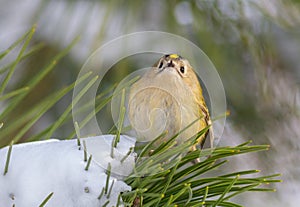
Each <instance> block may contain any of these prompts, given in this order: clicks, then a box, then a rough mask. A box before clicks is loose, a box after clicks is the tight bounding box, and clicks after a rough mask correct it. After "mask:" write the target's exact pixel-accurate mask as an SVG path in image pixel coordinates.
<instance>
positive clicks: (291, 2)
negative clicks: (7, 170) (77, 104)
mask: <svg viewBox="0 0 300 207" xmlns="http://www.w3.org/2000/svg"><path fill="white" fill-rule="evenodd" d="M33 24H36V25H37V27H36V32H35V34H34V36H33V39H32V40H31V43H30V47H33V46H36V45H40V46H41V47H40V48H39V50H38V52H36V53H34V54H33V55H30V56H29V57H28V58H26V59H25V60H24V61H22V62H20V64H18V66H17V69H16V71H15V72H14V74H13V76H12V78H11V81H10V82H9V84H8V87H7V89H6V90H7V91H10V90H15V89H17V88H20V87H21V86H24V85H26V84H25V83H26V82H28V80H30V79H31V78H32V76H33V75H34V74H36V73H38V72H39V71H40V70H41V69H42V68H44V67H45V63H48V62H49V61H50V60H51V58H53V57H54V56H55V55H56V54H58V53H59V52H60V51H62V50H63V49H64V48H65V47H67V46H68V45H69V44H70V43H71V42H72V40H73V39H74V38H76V37H78V36H80V39H79V41H78V42H77V43H76V44H75V45H74V47H73V48H72V49H71V51H70V53H68V55H67V56H65V57H64V58H63V59H61V60H60V61H59V62H58V63H57V65H56V66H55V68H54V70H53V71H51V72H50V73H49V74H48V75H47V76H46V77H45V78H44V79H43V80H42V81H41V82H40V83H39V84H38V85H37V86H36V87H35V88H34V89H33V90H32V91H31V92H30V93H29V94H28V96H26V98H25V99H24V100H23V101H22V102H21V104H20V106H19V107H18V108H17V110H12V111H10V112H9V113H5V116H4V115H3V114H2V115H3V117H1V118H2V120H0V122H3V123H5V125H3V128H2V129H1V130H0V145H1V147H2V146H4V145H7V144H8V143H9V142H10V140H11V139H12V137H14V135H15V134H17V133H18V131H19V130H20V129H21V128H22V123H21V124H20V128H15V129H14V130H8V129H6V127H7V126H9V125H10V124H12V123H14V122H17V121H18V122H22V121H24V123H23V124H24V125H25V123H26V119H24V120H23V119H22V120H21V119H20V118H19V117H24V116H22V114H25V113H26V112H27V111H29V110H31V109H32V108H33V107H34V106H35V105H36V104H37V103H39V102H41V101H42V100H44V98H45V97H47V94H51V93H53V92H55V91H59V90H60V89H61V88H62V87H64V86H66V85H68V84H71V83H72V82H74V81H75V80H76V78H77V75H78V72H79V71H80V69H81V67H82V65H83V64H84V62H85V61H86V59H87V58H88V57H89V56H90V55H91V53H92V52H93V51H94V50H95V49H97V48H98V47H99V46H101V45H102V44H104V43H106V42H108V41H110V40H112V39H114V38H116V37H119V36H121V35H124V34H128V33H132V32H138V31H146V30H154V31H164V32H169V33H173V34H176V35H180V36H182V37H184V38H187V39H188V40H190V41H192V42H193V43H195V44H196V45H197V46H198V47H200V48H201V49H202V50H203V51H204V52H205V53H206V54H207V55H208V57H209V58H210V59H211V61H212V62H213V63H214V65H215V67H216V68H217V70H218V72H219V74H220V77H221V79H222V81H223V84H224V87H225V91H226V97H227V104H228V110H229V111H230V116H228V117H227V123H226V129H225V132H224V136H223V138H222V140H221V143H220V144H219V145H237V144H240V143H242V142H244V141H248V140H252V141H253V144H269V145H270V150H269V151H267V152H259V153H255V154H247V155H243V156H239V157H236V158H235V159H232V160H231V162H229V165H228V166H227V169H224V168H222V169H220V170H224V171H225V170H228V169H237V170H238V169H253V168H254V169H255V168H256V169H260V170H261V173H262V174H273V173H281V174H282V177H281V179H282V180H283V182H282V183H279V184H276V185H274V187H275V188H276V189H277V191H276V192H274V193H255V192H254V193H247V194H245V195H243V196H240V197H239V198H236V201H237V202H239V203H241V204H242V205H245V206H283V205H284V206H286V207H288V206H297V204H299V203H300V197H299V196H300V164H299V155H300V87H299V86H300V29H299V28H300V1H299V0H273V1H269V0H247V1H246V0H226V1H224V0H223V1H222V0H209V1H208V0H192V1H171V0H169V1H156V0H148V1H133V0H128V1H122V0H121V1H116V0H110V1H106V0H103V1H92V0H90V1H83V0H81V1H76V0H69V1H68V0H58V1H46V0H23V1H8V0H0V40H1V41H0V52H1V51H4V50H6V49H7V48H8V47H9V46H11V45H12V44H13V43H14V42H15V41H16V40H17V39H18V38H20V37H21V36H22V35H23V34H24V33H25V32H26V31H28V29H29V28H30V27H31V26H32V25H33ZM174 44H176V43H174ZM30 47H29V49H30ZM15 50H16V51H15V52H14V51H12V52H11V53H9V55H7V56H6V57H5V58H4V59H2V60H1V61H0V68H1V70H0V72H1V73H0V81H4V77H5V74H7V72H8V70H7V69H5V68H6V67H7V65H9V64H10V63H11V62H12V61H13V60H14V59H15V58H16V57H17V56H18V51H19V50H20V47H16V48H15ZM136 64H137V63H136V62H134V61H126V60H125V61H124V64H123V65H122V66H119V67H120V68H122V70H117V69H115V70H112V71H111V72H110V73H109V74H107V77H106V79H105V83H106V84H107V86H104V88H105V87H109V85H112V84H114V83H115V82H117V81H120V80H121V79H122V78H124V76H125V75H126V74H127V73H128V72H129V70H131V69H132V68H134V67H136V66H137V65H136ZM46 66H47V64H46ZM71 101H72V93H68V94H67V95H66V96H64V97H63V98H62V99H60V100H59V101H58V102H57V103H56V104H55V105H54V106H53V107H51V108H50V109H49V110H48V111H47V113H45V114H43V116H41V117H40V118H39V119H38V120H37V122H36V123H35V124H34V125H33V126H31V127H29V128H28V129H27V130H26V132H25V133H24V135H23V136H22V139H21V141H25V140H27V138H28V137H31V136H33V135H34V134H37V133H39V132H41V131H43V130H44V129H45V128H47V127H48V126H49V125H50V124H51V123H53V122H55V120H57V119H58V118H59V117H60V116H61V114H62V113H63V112H64V111H65V110H66V108H67V107H68V106H69V104H70V103H71ZM8 106H9V102H8V101H3V102H0V113H2V112H3V111H4V109H5V108H7V107H8ZM103 110H104V112H101V113H105V110H106V111H107V110H109V109H105V108H104V109H103ZM32 118H33V117H32ZM104 127H106V128H107V129H109V127H110V126H104ZM73 130H74V127H73V123H72V120H71V119H70V120H69V121H66V122H65V123H64V124H63V125H62V126H61V127H59V128H57V130H55V131H54V132H53V135H54V136H52V137H54V138H64V137H67V136H68V135H69V134H70V133H71V132H72V131H73Z"/></svg>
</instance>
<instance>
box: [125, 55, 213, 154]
mask: <svg viewBox="0 0 300 207" xmlns="http://www.w3.org/2000/svg"><path fill="white" fill-rule="evenodd" d="M128 108H129V121H130V124H131V126H132V128H133V129H134V131H135V133H136V136H137V137H138V138H139V140H142V141H145V142H148V141H152V140H153V139H154V138H156V137H158V136H159V135H160V134H162V133H163V132H167V135H166V136H164V137H161V138H160V140H158V141H157V142H155V145H156V146H159V145H160V144H161V143H163V142H166V141H168V140H169V139H170V138H171V137H172V136H174V135H176V134H177V133H178V132H181V133H179V135H178V137H176V142H177V144H181V143H183V142H185V141H186V140H188V139H189V138H191V137H192V136H194V135H196V134H197V133H198V132H199V131H201V130H202V129H204V128H206V127H209V128H208V130H207V132H206V133H205V134H203V135H202V136H200V137H199V138H198V140H197V144H195V145H194V146H192V147H191V149H190V150H192V151H193V150H196V149H197V147H198V146H200V148H202V147H203V144H204V142H205V139H206V137H208V136H210V141H211V142H210V143H211V145H212V143H213V129H212V126H211V125H212V122H211V118H210V114H209V110H208V107H207V105H206V102H205V99H204V97H203V92H202V87H201V85H200V82H199V80H198V77H197V75H196V73H195V71H194V69H193V67H192V66H191V64H190V63H189V61H188V60H187V59H185V58H183V57H182V56H180V55H178V54H166V55H163V56H162V57H161V58H160V59H159V60H158V61H157V62H156V63H155V64H154V65H153V66H152V67H149V68H148V69H147V71H146V72H145V73H144V74H143V75H142V76H141V78H140V79H139V80H138V81H136V82H135V83H134V84H133V85H132V86H131V88H130V91H129V102H128ZM193 122H194V123H193ZM191 124H192V125H191ZM189 125H190V126H189ZM187 126H189V127H188V128H187ZM198 148H199V147H198Z"/></svg>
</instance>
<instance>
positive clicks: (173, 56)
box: [170, 54, 179, 59]
mask: <svg viewBox="0 0 300 207" xmlns="http://www.w3.org/2000/svg"><path fill="white" fill-rule="evenodd" d="M170 58H174V59H175V58H179V55H177V54H171V55H170Z"/></svg>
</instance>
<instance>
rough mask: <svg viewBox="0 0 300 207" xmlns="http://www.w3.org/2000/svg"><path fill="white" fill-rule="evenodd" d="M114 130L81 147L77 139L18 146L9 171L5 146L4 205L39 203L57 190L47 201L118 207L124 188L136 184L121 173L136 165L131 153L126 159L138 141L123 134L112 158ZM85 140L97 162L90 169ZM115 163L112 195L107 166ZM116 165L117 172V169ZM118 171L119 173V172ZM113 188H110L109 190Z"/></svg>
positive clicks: (0, 157)
mask: <svg viewBox="0 0 300 207" xmlns="http://www.w3.org/2000/svg"><path fill="white" fill-rule="evenodd" d="M113 138H114V135H103V136H97V137H89V138H84V139H83V138H82V139H81V149H80V150H79V147H78V146H77V140H64V141H58V140H50V141H39V142H31V143H26V144H17V145H13V147H12V153H11V159H10V163H9V168H8V172H7V173H6V174H5V175H4V168H5V163H6V157H7V151H8V147H5V148H2V149H0V173H1V174H0V202H1V204H0V205H1V206H13V205H15V206H16V207H18V206H22V207H27V206H28V207H32V206H39V205H40V204H41V203H42V202H43V201H44V200H45V198H46V197H47V196H48V195H49V194H50V193H51V192H53V195H52V197H51V198H50V200H49V201H48V202H47V204H46V205H45V206H46V207H51V206H67V207H68V206H74V207H76V206H89V207H93V206H102V205H103V204H104V203H105V202H107V201H108V200H109V201H110V202H109V204H108V205H107V206H116V203H117V199H118V196H119V193H120V192H124V191H130V190H131V188H130V186H128V185H127V184H126V183H124V182H123V181H122V180H120V177H121V176H120V175H128V174H129V173H130V172H131V171H132V169H133V166H134V156H133V154H131V155H130V156H129V157H128V158H127V159H126V160H125V161H124V162H123V163H121V162H120V160H121V159H122V158H123V157H124V156H125V155H126V154H127V152H128V151H129V149H130V147H133V146H134V144H135V141H134V140H133V139H130V138H129V137H127V136H121V139H120V142H119V143H118V146H117V148H115V150H114V152H115V158H111V157H110V152H111V143H112V142H111V141H112V140H113ZM83 140H85V142H86V146H87V151H88V157H89V154H92V157H93V158H92V162H91V164H90V166H89V169H88V170H87V171H86V170H85V167H86V165H87V162H85V161H84V150H83V144H82V142H83ZM109 162H110V163H111V165H112V173H111V176H110V179H109V188H110V186H111V185H112V182H113V181H114V185H113V187H112V191H111V194H110V197H109V199H108V198H107V195H103V196H102V197H101V199H98V196H99V195H100V193H101V191H102V188H103V187H105V185H106V178H107V174H106V168H107V166H108V163H109ZM115 169H116V171H115ZM115 174H117V175H118V178H117V177H116V176H115ZM109 188H108V189H109Z"/></svg>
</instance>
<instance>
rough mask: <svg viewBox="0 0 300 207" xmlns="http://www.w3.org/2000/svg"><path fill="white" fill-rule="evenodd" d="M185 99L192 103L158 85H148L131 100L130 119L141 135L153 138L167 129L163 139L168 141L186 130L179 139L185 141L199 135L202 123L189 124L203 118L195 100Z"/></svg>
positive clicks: (141, 137) (144, 137) (138, 134)
mask: <svg viewBox="0 0 300 207" xmlns="http://www.w3.org/2000/svg"><path fill="white" fill-rule="evenodd" d="M181 95H182V94H181ZM187 98H188V97H187ZM185 101H187V103H188V104H186V105H184V104H182V100H179V99H178V97H176V94H175V95H174V94H170V93H168V92H166V91H164V90H159V89H156V88H147V89H144V90H142V91H140V92H139V93H135V95H134V96H133V97H130V100H129V118H130V122H131V125H132V127H133V128H134V130H135V132H136V133H137V136H138V138H139V139H140V140H142V141H151V140H153V139H155V138H156V137H157V136H159V135H161V134H162V133H163V132H167V135H166V136H165V138H164V139H162V140H161V141H166V140H167V139H169V138H170V137H172V136H174V135H175V134H176V133H178V132H179V131H181V130H184V131H183V132H182V133H180V135H179V136H178V138H177V141H178V142H182V141H184V140H186V139H188V138H190V137H191V136H193V135H194V134H196V133H197V132H198V131H199V130H200V129H199V126H200V125H199V122H196V123H195V124H193V125H192V126H190V127H189V128H186V127H187V126H188V125H189V124H191V123H192V122H193V121H195V120H197V119H199V115H198V114H196V113H195V111H197V110H193V109H194V108H193V107H196V106H195V105H194V104H195V103H192V101H193V100H185ZM185 128H186V129H185ZM158 144H159V143H158Z"/></svg>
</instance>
